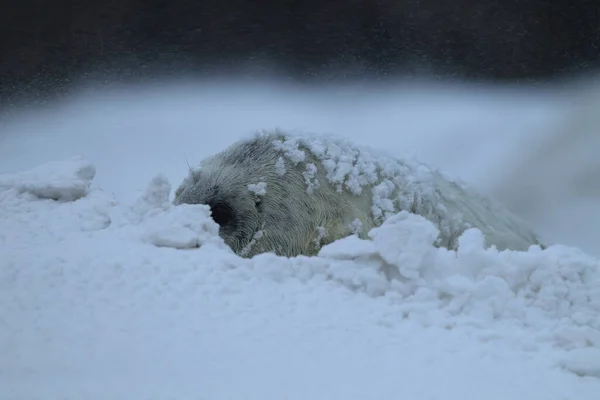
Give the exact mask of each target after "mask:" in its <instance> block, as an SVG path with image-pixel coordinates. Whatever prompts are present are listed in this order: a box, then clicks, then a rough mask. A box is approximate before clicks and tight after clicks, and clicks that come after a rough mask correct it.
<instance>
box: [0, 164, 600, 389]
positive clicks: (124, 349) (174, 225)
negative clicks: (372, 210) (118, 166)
mask: <svg viewBox="0 0 600 400" xmlns="http://www.w3.org/2000/svg"><path fill="white" fill-rule="evenodd" d="M93 171H94V168H93V166H91V165H90V164H88V163H85V162H83V161H82V160H79V161H72V160H71V161H68V162H60V163H51V164H47V165H46V166H41V167H39V168H36V169H33V170H30V171H27V172H24V173H21V174H15V175H11V176H8V177H6V176H5V177H2V179H1V182H3V184H2V185H0V221H1V222H2V223H1V224H0V255H1V256H0V304H1V305H2V306H1V308H0V326H1V329H0V354H2V357H0V397H2V398H15V399H17V398H18V399H33V398H45V399H54V398H56V399H58V398H61V399H66V398H69V399H71V398H72V399H76V398H86V399H96V398H98V399H100V398H139V399H141V398H148V399H150V398H161V399H163V398H177V399H187V398H190V399H191V398H195V399H198V398H206V399H234V398H235V399H242V398H244V399H254V398H256V399H280V398H289V399H307V398H311V399H317V398H344V399H365V398H387V397H390V396H393V395H394V393H396V394H398V393H400V392H398V391H399V390H401V393H402V394H403V396H405V397H407V398H411V399H416V400H419V399H434V398H435V399H452V398H461V400H464V399H480V398H486V399H492V400H494V399H498V400H500V399H502V400H504V399H507V398H520V399H525V398H526V399H528V400H535V399H540V400H542V399H543V400H549V399H577V400H588V399H589V400H592V399H597V395H598V393H600V372H599V371H600V357H599V354H600V318H599V317H598V316H599V315H600V268H599V266H600V261H599V260H597V259H595V258H592V257H590V256H587V255H586V254H583V253H582V252H580V251H578V250H577V249H575V248H570V247H566V246H560V245H555V246H551V247H550V248H548V249H547V250H544V251H542V250H540V249H539V248H537V247H535V246H532V247H531V248H530V250H529V251H527V252H514V251H503V252H498V251H496V250H494V249H484V247H483V237H482V235H481V233H480V232H479V231H478V230H475V229H471V230H468V231H466V232H465V233H464V234H463V235H462V236H461V237H460V240H459V248H458V251H449V250H447V249H440V248H436V247H434V246H433V245H432V243H433V242H434V240H435V238H436V236H437V234H438V231H437V228H435V227H434V225H433V224H431V223H430V222H429V221H427V220H426V219H424V218H422V217H419V216H416V215H412V214H409V213H406V212H402V213H399V214H397V215H396V216H394V217H392V218H390V219H389V220H388V221H386V222H385V223H384V224H383V225H382V226H381V227H379V228H376V229H373V230H372V231H371V232H370V234H369V236H370V240H360V239H358V238H357V237H355V236H352V237H348V238H345V239H343V240H339V241H337V242H335V243H332V244H331V245H328V246H325V247H323V249H322V250H321V252H320V254H319V256H318V257H312V258H311V257H296V258H289V259H287V258H281V257H277V256H274V255H271V254H262V255H259V256H256V257H254V258H252V259H249V260H248V259H241V258H239V257H237V256H236V255H234V254H233V252H231V250H230V249H229V248H228V247H227V246H226V245H225V244H224V243H223V241H222V240H221V239H220V238H219V236H218V226H217V225H216V224H215V223H214V222H213V221H212V220H211V219H210V216H209V210H208V208H207V207H206V206H199V205H196V206H193V205H185V206H178V207H174V206H172V205H171V204H170V202H169V195H170V191H171V185H170V184H169V182H168V181H167V180H166V178H164V177H163V176H161V175H159V176H157V177H156V178H155V179H153V180H152V181H151V182H150V184H149V186H148V189H147V190H146V191H145V192H144V193H143V194H142V195H141V197H140V198H139V199H138V200H137V201H135V202H133V203H131V204H120V203H119V202H118V201H117V199H115V198H113V196H110V195H108V194H106V193H104V192H102V191H101V190H100V189H97V188H94V189H92V190H88V189H89V185H90V182H91V180H92V178H93V175H94V174H93ZM32 195H33V196H32ZM82 196H85V197H82ZM50 199H52V200H50ZM56 199H61V200H63V201H61V202H57V201H54V200H56ZM67 199H70V200H71V201H64V200H67ZM74 200H76V201H74ZM445 381H446V384H443V382H445Z"/></svg>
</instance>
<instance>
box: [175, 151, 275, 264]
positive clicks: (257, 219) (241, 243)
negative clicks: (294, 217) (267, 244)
mask: <svg viewBox="0 0 600 400" xmlns="http://www.w3.org/2000/svg"><path fill="white" fill-rule="evenodd" d="M268 147H270V143H269V141H267V140H255V141H250V142H245V143H242V144H241V145H238V146H232V148H230V149H227V150H226V151H224V152H221V153H219V154H217V155H215V156H213V157H210V158H208V159H206V160H204V161H203V162H202V163H201V164H200V165H199V166H198V167H197V168H195V169H193V170H190V174H189V176H188V177H187V178H186V179H184V181H183V182H182V184H181V185H180V186H179V188H178V189H177V191H176V192H175V199H174V200H173V203H174V204H175V205H178V204H184V203H186V204H206V205H208V206H209V207H210V209H211V215H212V218H213V220H214V221H215V222H216V223H217V224H218V225H219V227H220V229H219V235H220V236H221V237H222V238H223V240H224V241H225V243H226V244H227V245H228V246H229V247H231V249H232V250H233V251H234V252H235V253H237V254H241V255H243V254H244V253H245V252H247V250H245V249H248V248H249V246H251V242H252V240H253V239H254V238H255V236H256V235H257V233H258V232H259V231H260V230H261V229H262V226H263V225H264V221H263V213H262V209H263V207H264V197H263V196H261V193H260V191H256V190H255V191H252V190H250V189H249V185H252V184H258V183H260V182H261V181H265V180H266V179H269V177H268V176H265V175H268V173H267V174H265V171H264V170H263V169H261V168H260V167H259V166H260V165H264V162H267V161H266V160H265V157H268V154H269V152H267V151H265V150H266V149H267V148H268Z"/></svg>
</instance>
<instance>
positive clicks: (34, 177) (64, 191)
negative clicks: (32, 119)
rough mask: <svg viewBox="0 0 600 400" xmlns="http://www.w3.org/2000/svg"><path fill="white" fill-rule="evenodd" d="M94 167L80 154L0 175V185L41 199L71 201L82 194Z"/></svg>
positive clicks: (94, 169)
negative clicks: (68, 158) (14, 172)
mask: <svg viewBox="0 0 600 400" xmlns="http://www.w3.org/2000/svg"><path fill="white" fill-rule="evenodd" d="M95 175H96V168H95V167H94V166H93V165H91V164H90V163H88V162H87V161H85V160H84V159H83V158H81V157H74V158H72V159H70V160H66V161H55V162H49V163H45V164H43V165H40V166H38V167H36V168H32V169H30V170H27V171H24V172H21V173H17V174H7V175H0V188H3V189H6V188H13V189H15V190H16V191H18V192H20V193H30V194H32V195H34V196H37V197H39V198H41V199H52V200H62V201H73V200H77V199H80V198H82V197H84V196H85V195H86V194H87V193H88V190H89V188H90V184H91V182H92V179H94V176H95Z"/></svg>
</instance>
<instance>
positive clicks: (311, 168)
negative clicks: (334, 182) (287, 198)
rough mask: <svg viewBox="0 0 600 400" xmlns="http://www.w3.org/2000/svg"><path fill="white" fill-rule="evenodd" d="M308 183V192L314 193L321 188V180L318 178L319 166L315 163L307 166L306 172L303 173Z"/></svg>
mask: <svg viewBox="0 0 600 400" xmlns="http://www.w3.org/2000/svg"><path fill="white" fill-rule="evenodd" d="M302 176H304V181H305V182H306V192H307V193H309V194H310V193H313V191H314V190H315V189H316V188H318V187H319V179H318V178H317V166H316V165H315V164H313V163H308V164H306V171H304V172H303V173H302Z"/></svg>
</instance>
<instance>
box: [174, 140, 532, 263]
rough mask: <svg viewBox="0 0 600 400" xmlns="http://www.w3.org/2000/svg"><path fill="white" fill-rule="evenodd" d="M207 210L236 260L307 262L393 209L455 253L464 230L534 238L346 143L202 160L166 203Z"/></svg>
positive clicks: (497, 240) (502, 240)
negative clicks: (429, 229) (433, 232)
mask: <svg viewBox="0 0 600 400" xmlns="http://www.w3.org/2000/svg"><path fill="white" fill-rule="evenodd" d="M181 203H188V204H207V205H209V206H210V207H211V211H212V217H213V219H214V220H215V222H217V223H218V224H219V225H220V229H219V234H220V236H221V237H222V238H223V239H224V240H225V242H226V243H227V244H228V245H229V246H230V247H231V248H232V249H233V251H234V252H235V253H237V254H239V255H241V256H247V257H250V256H253V255H255V254H259V253H263V252H274V253H276V254H278V255H283V256H296V255H313V254H316V253H317V252H318V250H319V249H320V247H321V246H322V245H324V244H327V243H330V242H332V241H334V240H337V239H340V238H342V237H345V236H349V235H351V234H357V235H359V237H362V238H366V237H367V236H366V235H367V233H368V231H369V230H370V229H371V228H373V227H375V226H378V225H380V224H381V223H382V222H383V221H384V220H385V218H386V217H388V216H390V215H393V214H395V213H397V212H399V211H400V210H407V211H410V212H412V213H415V214H419V215H421V216H423V217H425V218H427V219H429V220H430V221H432V222H433V223H434V224H435V225H436V226H437V227H438V228H439V229H440V236H439V238H438V243H437V245H439V246H443V247H447V248H450V249H455V248H456V245H457V239H458V237H459V236H460V234H461V233H462V232H464V230H466V229H467V228H469V227H476V228H479V229H480V230H481V231H482V232H483V233H484V235H485V237H486V240H487V245H495V246H496V247H497V248H498V249H499V250H503V249H514V250H526V249H527V248H528V247H529V246H530V245H532V244H539V242H538V240H537V238H536V235H535V234H534V233H533V232H532V231H531V230H530V229H529V228H528V227H527V226H526V225H525V223H524V222H522V221H521V220H520V219H519V218H517V217H515V216H513V215H512V214H510V213H509V212H508V211H507V210H506V209H505V208H504V207H502V206H500V205H499V204H496V203H495V202H493V201H491V200H489V199H485V198H483V197H481V196H479V195H477V194H476V193H473V192H471V191H470V190H468V189H467V188H466V187H465V186H464V185H462V184H459V183H458V182H455V181H453V180H451V179H449V178H447V177H445V176H443V175H442V173H440V172H438V171H435V170H433V169H431V168H429V167H427V166H425V165H420V164H412V163H408V162H405V161H399V160H396V159H393V158H391V157H387V156H385V155H383V154H378V153H375V152H374V151H372V150H368V149H365V148H358V147H357V146H355V145H353V144H351V143H350V142H348V141H345V140H342V139H339V138H332V137H324V136H313V135H302V136H298V135H290V134H286V133H284V132H281V131H278V130H276V131H271V132H269V131H267V132H259V133H257V134H255V135H254V136H253V137H251V138H249V139H247V140H242V141H240V142H237V143H235V144H233V145H232V146H231V147H229V148H228V149H226V150H225V151H223V152H221V153H219V154H216V155H214V156H212V157H210V158H208V159H206V160H204V161H203V162H202V163H201V164H200V165H199V166H198V167H197V168H195V169H192V170H191V171H190V175H189V176H188V177H187V178H186V179H184V181H183V182H182V184H181V186H180V187H179V188H178V189H177V190H176V192H175V199H174V204H176V205H177V204H181Z"/></svg>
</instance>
